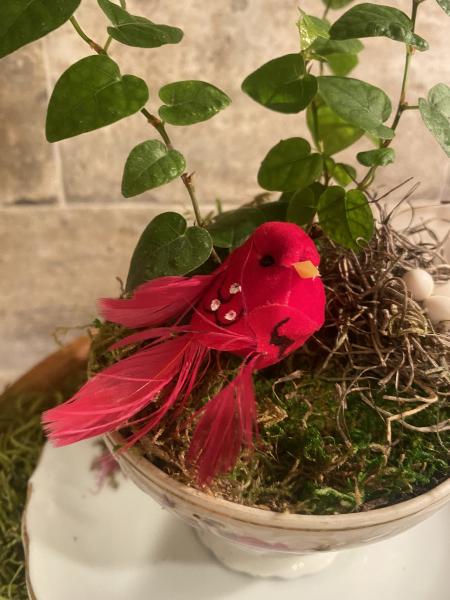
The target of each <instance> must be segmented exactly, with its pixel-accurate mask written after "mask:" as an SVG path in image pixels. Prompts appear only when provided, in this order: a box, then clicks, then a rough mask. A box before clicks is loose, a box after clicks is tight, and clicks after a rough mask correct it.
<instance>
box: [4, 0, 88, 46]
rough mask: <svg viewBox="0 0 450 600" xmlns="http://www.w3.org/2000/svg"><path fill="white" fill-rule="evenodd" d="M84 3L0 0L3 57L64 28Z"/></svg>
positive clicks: (55, 0) (56, 0)
mask: <svg viewBox="0 0 450 600" xmlns="http://www.w3.org/2000/svg"><path fill="white" fill-rule="evenodd" d="M80 2H81V0H1V2H0V58H2V57H3V56H6V55H7V54H10V53H11V52H14V50H17V49H18V48H21V47H22V46H25V45H26V44H29V43H30V42H34V41H35V40H38V39H39V38H41V37H43V36H44V35H47V33H50V31H53V30H55V29H57V28H58V27H60V26H61V25H63V24H64V23H65V22H66V21H68V20H69V19H70V17H71V16H72V14H73V13H74V12H75V10H76V9H77V8H78V7H79V5H80Z"/></svg>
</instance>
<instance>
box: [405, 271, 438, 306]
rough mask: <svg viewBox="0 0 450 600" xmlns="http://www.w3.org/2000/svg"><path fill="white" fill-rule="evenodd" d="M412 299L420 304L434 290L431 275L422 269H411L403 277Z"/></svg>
mask: <svg viewBox="0 0 450 600" xmlns="http://www.w3.org/2000/svg"><path fill="white" fill-rule="evenodd" d="M403 281H404V282H405V284H406V287H407V288H408V290H409V292H410V293H411V296H412V299H413V300H416V301H417V302H422V301H423V300H426V299H427V298H429V297H430V296H431V294H432V293H433V290H434V281H433V278H432V277H431V275H430V274H429V273H428V272H427V271H424V269H411V270H410V271H407V272H406V273H405V274H404V275H403ZM430 318H431V317H430Z"/></svg>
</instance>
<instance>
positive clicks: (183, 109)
mask: <svg viewBox="0 0 450 600" xmlns="http://www.w3.org/2000/svg"><path fill="white" fill-rule="evenodd" d="M159 97H160V99H161V100H162V101H163V102H164V103H165V105H164V106H161V108H160V109H159V116H160V117H161V119H162V120H163V121H165V122H166V123H170V124H171V125H193V124H194V123H200V122H201V121H207V120H208V119H211V117H213V116H214V115H216V114H217V113H218V112H219V111H221V110H223V109H224V108H226V107H227V106H229V105H230V103H231V100H230V98H229V97H228V96H227V95H226V94H224V93H223V92H222V91H221V90H219V88H216V87H215V86H214V85H211V84H210V83H205V82H204V81H193V80H191V81H177V82H175V83H169V84H168V85H165V86H164V87H162V88H161V89H160V90H159Z"/></svg>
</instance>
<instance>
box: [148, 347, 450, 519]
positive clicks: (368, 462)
mask: <svg viewBox="0 0 450 600" xmlns="http://www.w3.org/2000/svg"><path fill="white" fill-rule="evenodd" d="M295 360H297V357H295V358H294V364H293V363H292V360H291V361H290V362H291V364H290V365H289V368H290V370H291V372H292V367H294V370H295V366H296V365H295ZM222 366H224V365H222ZM286 367H287V365H286V364H283V363H281V364H280V365H279V367H277V368H276V369H274V368H272V369H270V370H267V371H266V372H262V373H258V374H257V375H256V376H255V386H256V393H257V397H258V412H259V431H260V438H259V440H258V442H257V445H256V451H255V452H253V453H247V454H246V455H243V456H241V458H240V459H239V461H238V463H237V465H236V467H235V469H234V470H233V471H232V472H231V473H229V474H227V475H225V476H222V477H219V478H218V479H216V480H215V481H214V482H213V484H212V488H211V489H212V492H213V493H214V494H216V495H220V496H222V497H224V498H226V499H228V500H231V501H233V502H239V503H242V504H246V505H249V506H257V507H263V508H267V509H271V510H274V511H290V512H295V513H302V514H338V513H348V512H356V511H364V510H369V509H371V508H377V507H381V506H386V505H388V504H393V503H396V502H400V501H402V500H404V499H407V498H410V497H413V496H415V495H417V494H419V493H422V492H423V491H425V490H427V489H430V488H432V487H434V486H435V485H437V484H438V483H439V482H441V481H443V480H444V479H445V478H446V477H448V475H449V457H450V455H449V451H448V447H449V446H450V433H449V432H442V433H441V434H440V436H438V435H436V434H434V433H426V434H424V433H419V432H414V431H410V430H407V429H405V428H403V427H402V426H401V425H399V424H396V423H393V429H392V432H393V443H392V444H391V445H389V444H388V443H387V440H386V422H385V421H384V419H383V418H382V417H380V415H379V413H378V412H377V411H375V410H374V409H373V408H372V407H370V406H368V405H367V404H365V403H364V402H363V401H362V399H361V397H360V395H359V394H358V393H355V394H350V395H349V396H348V398H347V401H346V406H345V410H344V409H343V407H342V406H341V402H340V400H338V395H337V394H336V388H335V383H332V382H330V381H327V380H325V379H320V378H314V377H312V376H311V375H308V374H307V373H304V374H301V375H299V376H298V377H296V378H295V379H294V378H292V379H291V380H288V381H284V382H281V383H280V382H279V379H280V378H281V379H283V378H285V377H286V373H285V372H283V370H282V369H283V368H284V369H286ZM224 372H225V373H227V374H228V376H229V377H232V376H233V373H234V372H235V364H234V362H232V363H231V364H230V363H229V364H228V365H227V368H226V369H225V370H224V369H223V370H222V372H220V373H216V374H213V373H211V372H210V374H209V377H208V379H207V381H205V382H204V383H203V387H202V388H201V389H200V390H198V396H197V398H196V399H195V401H194V402H193V403H192V406H191V410H194V407H197V408H198V406H199V405H200V404H204V403H205V402H207V401H208V399H210V398H211V397H212V396H213V395H214V394H215V393H216V391H217V390H218V389H219V387H220V385H221V383H222V382H223V377H224ZM382 395H384V394H383V393H382V391H381V390H380V391H379V392H378V393H377V394H374V397H375V398H376V400H377V406H379V407H381V408H382V407H383V406H386V408H389V407H388V404H389V402H387V401H385V400H383V399H382ZM391 408H392V407H391ZM186 410H189V408H187V409H186ZM441 411H442V408H441ZM449 412H450V411H449ZM448 416H450V414H449V415H448ZM442 418H443V415H442V412H441V414H440V415H439V418H438V415H437V414H436V412H433V410H427V411H424V412H423V413H420V415H418V416H417V419H416V420H415V421H414V422H415V424H416V425H429V424H432V423H433V422H436V421H437V420H442ZM192 426H193V424H192V422H190V425H189V427H187V428H186V429H184V430H180V428H179V426H176V425H175V424H170V421H169V422H168V423H166V425H165V429H164V430H163V431H161V430H160V431H158V433H157V435H156V438H155V439H156V440H157V441H155V439H153V440H152V439H151V438H149V439H148V440H147V442H146V443H145V444H144V447H145V450H146V452H147V454H148V456H149V458H150V460H152V461H153V462H155V464H157V465H158V466H159V467H160V468H162V469H163V470H165V471H166V472H167V473H169V474H170V475H171V476H174V477H177V478H178V479H180V480H181V481H183V482H184V483H187V484H188V485H192V486H195V480H194V478H193V477H192V475H189V471H187V470H186V467H185V465H184V463H183V457H184V455H185V453H186V449H187V447H188V445H189V441H190V438H191V435H192Z"/></svg>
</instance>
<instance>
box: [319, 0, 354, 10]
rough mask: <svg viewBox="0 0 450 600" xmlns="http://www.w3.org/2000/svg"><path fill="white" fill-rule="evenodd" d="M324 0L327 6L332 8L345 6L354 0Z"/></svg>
mask: <svg viewBox="0 0 450 600" xmlns="http://www.w3.org/2000/svg"><path fill="white" fill-rule="evenodd" d="M322 2H323V4H325V6H329V7H330V8H344V6H347V4H350V2H353V0H322Z"/></svg>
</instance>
